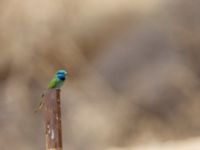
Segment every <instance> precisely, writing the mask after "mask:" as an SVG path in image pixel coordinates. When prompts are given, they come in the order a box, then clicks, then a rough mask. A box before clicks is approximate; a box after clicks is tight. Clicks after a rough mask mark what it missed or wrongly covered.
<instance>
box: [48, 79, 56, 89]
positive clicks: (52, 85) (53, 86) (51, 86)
mask: <svg viewBox="0 0 200 150" xmlns="http://www.w3.org/2000/svg"><path fill="white" fill-rule="evenodd" d="M56 85H57V79H56V78H53V79H52V80H51V81H50V82H49V85H48V89H53V88H55V87H56Z"/></svg>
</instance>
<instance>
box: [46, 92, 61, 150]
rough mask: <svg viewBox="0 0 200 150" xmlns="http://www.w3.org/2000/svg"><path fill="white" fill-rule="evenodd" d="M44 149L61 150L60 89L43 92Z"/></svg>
mask: <svg viewBox="0 0 200 150" xmlns="http://www.w3.org/2000/svg"><path fill="white" fill-rule="evenodd" d="M44 101H45V104H44V116H45V136H46V150H62V128H61V103H60V89H52V90H48V91H47V92H46V93H45V94H44Z"/></svg>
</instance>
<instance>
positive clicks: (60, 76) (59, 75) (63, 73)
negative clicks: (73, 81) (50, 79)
mask: <svg viewBox="0 0 200 150" xmlns="http://www.w3.org/2000/svg"><path fill="white" fill-rule="evenodd" d="M67 75H68V73H67V71H66V70H58V71H57V72H56V77H57V78H58V79H60V80H65V78H66V77H67Z"/></svg>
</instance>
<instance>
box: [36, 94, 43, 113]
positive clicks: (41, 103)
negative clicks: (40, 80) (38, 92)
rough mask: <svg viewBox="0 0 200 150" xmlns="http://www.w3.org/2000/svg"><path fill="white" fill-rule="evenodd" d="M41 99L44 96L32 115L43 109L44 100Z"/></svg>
mask: <svg viewBox="0 0 200 150" xmlns="http://www.w3.org/2000/svg"><path fill="white" fill-rule="evenodd" d="M43 97H44V94H42V96H41V100H40V103H39V105H38V107H37V108H36V109H35V110H34V113H37V112H38V111H39V110H41V109H42V108H43V106H44V100H43V99H42V98H43Z"/></svg>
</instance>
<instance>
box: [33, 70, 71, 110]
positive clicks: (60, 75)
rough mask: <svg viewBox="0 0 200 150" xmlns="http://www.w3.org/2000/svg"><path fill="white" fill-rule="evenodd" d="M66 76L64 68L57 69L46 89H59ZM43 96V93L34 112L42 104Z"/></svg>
mask: <svg viewBox="0 0 200 150" xmlns="http://www.w3.org/2000/svg"><path fill="white" fill-rule="evenodd" d="M67 77H68V72H67V71H66V70H64V69H61V70H58V71H57V72H56V74H55V75H54V77H53V79H52V80H51V81H50V82H49V84H48V88H47V89H60V88H61V87H62V86H63V84H64V82H65V80H66V78H67ZM43 97H44V93H43V94H42V96H41V101H40V103H39V105H38V108H37V109H36V110H35V111H34V112H37V111H38V110H41V109H42V107H43V106H44V100H43Z"/></svg>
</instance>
